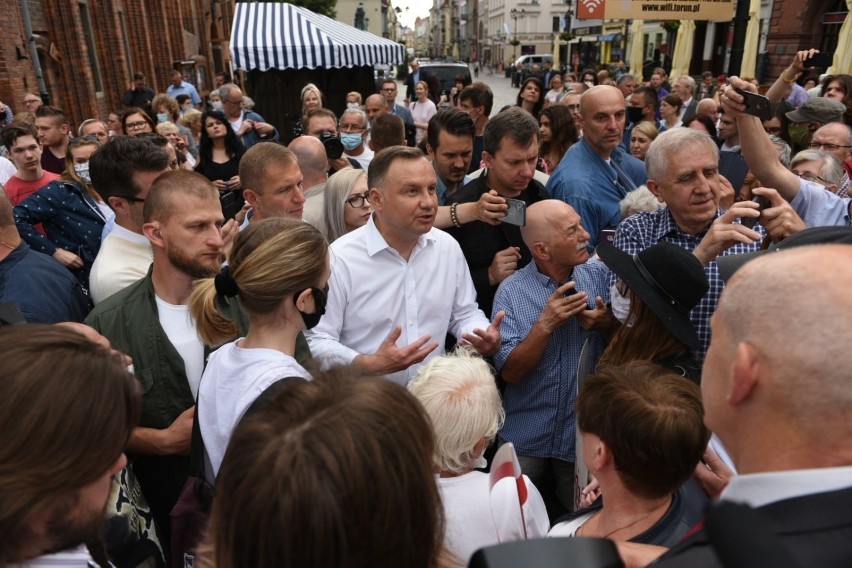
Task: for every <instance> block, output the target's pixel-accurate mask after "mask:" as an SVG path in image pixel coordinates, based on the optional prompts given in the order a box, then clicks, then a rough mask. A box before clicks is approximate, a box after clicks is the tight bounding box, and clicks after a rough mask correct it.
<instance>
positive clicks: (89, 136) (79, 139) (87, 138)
mask: <svg viewBox="0 0 852 568" xmlns="http://www.w3.org/2000/svg"><path fill="white" fill-rule="evenodd" d="M98 140H99V138H98V137H97V136H95V135H94V134H87V135H86V136H78V137H76V138H72V139H71V144H78V143H80V142H97V141H98Z"/></svg>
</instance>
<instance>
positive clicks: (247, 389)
mask: <svg viewBox="0 0 852 568" xmlns="http://www.w3.org/2000/svg"><path fill="white" fill-rule="evenodd" d="M228 263H229V265H228V266H227V267H226V268H224V269H223V270H222V272H221V273H219V274H218V275H217V276H216V278H215V279H214V278H208V279H206V280H202V281H200V282H199V283H198V285H197V286H196V288H195V290H194V291H193V293H192V297H191V298H190V310H191V313H192V316H193V317H194V318H195V321H196V325H197V326H198V333H199V335H201V338H202V339H203V340H204V342H205V343H207V344H208V345H219V344H220V343H222V341H225V340H226V339H228V338H230V337H233V336H234V334H235V332H236V327H235V324H234V322H233V321H231V320H229V319H226V318H225V317H224V316H223V315H222V313H221V312H220V311H219V309H218V305H219V300H220V299H221V298H223V297H234V296H236V297H237V298H239V302H240V307H241V308H242V309H243V311H244V312H245V313H246V315H247V316H248V319H249V332H248V334H246V336H245V337H244V338H240V339H238V340H236V341H233V342H231V343H228V344H226V345H223V346H222V347H220V348H219V349H218V350H216V351H215V352H214V353H213V354H212V355H210V358H209V360H208V363H207V367H206V368H205V369H204V374H203V375H202V377H201V385H200V386H199V389H198V410H197V415H196V417H197V419H198V421H199V425H200V428H201V437H202V438H203V440H204V449H205V451H206V454H207V458H208V459H209V462H208V466H209V467H208V472H207V473H208V481H210V482H212V481H213V479H214V477H215V476H216V474H217V473H218V471H219V466H220V465H221V463H222V457H223V456H224V455H225V449H226V448H227V447H228V441H229V440H230V438H231V433H232V432H233V429H234V427H235V426H236V425H237V423H238V422H239V420H240V418H241V417H242V415H243V414H244V413H245V411H246V409H247V408H248V407H249V406H250V405H251V403H252V402H254V400H255V399H256V398H257V397H258V396H259V395H260V394H261V393H262V392H263V391H265V390H266V389H267V387H269V386H270V385H272V384H273V383H275V382H277V381H279V380H281V379H285V378H288V377H301V378H303V379H310V378H311V377H310V375H309V374H308V372H307V371H306V370H305V369H304V368H303V367H302V366H301V365H299V363H298V362H297V361H296V359H295V358H294V356H295V353H296V339H297V337H298V336H299V333H300V332H302V331H303V330H304V329H308V328H311V327H313V326H315V325H316V324H317V323H318V322H319V319H320V317H321V316H322V314H323V313H324V312H325V302H326V292H325V287H326V283H327V281H328V277H329V274H330V272H329V262H328V243H327V241H326V240H325V238H324V237H323V236H322V235H321V234H320V232H319V231H317V230H316V229H315V228H314V227H312V226H311V225H309V224H308V223H303V222H301V221H297V220H294V219H280V218H279V219H265V220H263V221H257V222H254V223H251V224H250V225H249V226H248V228H247V229H245V230H244V231H242V232H240V233H239V234H238V235H237V237H236V239H234V246H233V249H232V250H231V254H230V255H229V257H228ZM211 474H212V476H210V475H211Z"/></svg>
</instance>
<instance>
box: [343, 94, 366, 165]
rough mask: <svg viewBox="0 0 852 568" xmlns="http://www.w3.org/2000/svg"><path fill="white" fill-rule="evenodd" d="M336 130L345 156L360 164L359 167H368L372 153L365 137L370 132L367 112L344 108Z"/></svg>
mask: <svg viewBox="0 0 852 568" xmlns="http://www.w3.org/2000/svg"><path fill="white" fill-rule="evenodd" d="M337 131H338V133H339V135H340V143H341V144H343V153H344V154H345V155H346V157H347V158H349V159H350V160H355V161H356V162H358V163H359V164H361V167H362V168H363V169H365V170H366V169H367V168H368V167H370V162H371V161H372V159H373V156H374V154H373V150H372V149H371V148H370V147H369V146H368V145H367V137H368V136H369V133H370V123H369V122H368V121H367V113H366V112H364V111H363V110H361V109H360V108H348V109H346V110H344V111H343V114H342V115H340V122H339V123H338V125H337Z"/></svg>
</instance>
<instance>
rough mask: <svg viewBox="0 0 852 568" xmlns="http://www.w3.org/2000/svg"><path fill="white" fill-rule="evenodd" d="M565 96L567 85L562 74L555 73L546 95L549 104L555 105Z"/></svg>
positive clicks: (545, 98)
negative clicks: (564, 83) (563, 81)
mask: <svg viewBox="0 0 852 568" xmlns="http://www.w3.org/2000/svg"><path fill="white" fill-rule="evenodd" d="M564 96H565V86H564V85H563V83H562V75H554V76H553V77H551V78H550V90H549V91H547V94H546V95H544V100H546V101H547V104H551V105H555V104H556V103H558V102H559V101H561V100H562V97H564Z"/></svg>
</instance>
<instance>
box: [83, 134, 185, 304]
mask: <svg viewBox="0 0 852 568" xmlns="http://www.w3.org/2000/svg"><path fill="white" fill-rule="evenodd" d="M167 171H169V156H168V154H167V153H166V152H165V150H163V149H162V148H158V147H157V146H156V145H155V144H154V143H153V142H151V141H148V140H144V139H141V138H136V137H133V136H120V137H118V138H116V139H115V140H113V141H111V142H110V143H109V144H104V145H103V146H101V147H100V148H98V150H97V151H96V152H95V153H94V154H92V157H91V159H90V160H89V173H90V175H91V176H92V186H93V187H94V188H95V191H97V192H98V194H99V195H100V196H101V197H102V198H103V200H104V201H106V203H107V204H108V205H109V206H110V207H111V208H112V210H113V211H114V212H115V226H114V228H113V229H112V231H111V232H110V233H109V235H107V237H106V238H105V239H104V240H103V242H102V243H101V248H100V250H99V251H98V256H97V257H95V262H94V263H93V264H92V272H91V274H90V275H89V291H90V292H91V295H92V300H93V301H94V303H95V304H98V303H100V302H102V301H104V300H105V299H107V298H109V297H110V296H112V295H113V294H115V293H116V292H118V291H120V290H123V289H124V288H126V287H127V286H130V285H131V284H133V283H134V282H136V281H137V280H139V279H140V278H142V277H143V276H145V273H146V272H148V267H149V266H150V265H151V258H152V257H151V243H149V242H148V239H146V238H145V235H143V234H142V225H143V220H142V208H143V206H144V204H145V198H146V197H147V195H148V189H149V188H150V187H151V184H152V183H153V182H154V180H155V179H157V177H158V176H159V175H160V174H162V173H163V172H167Z"/></svg>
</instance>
